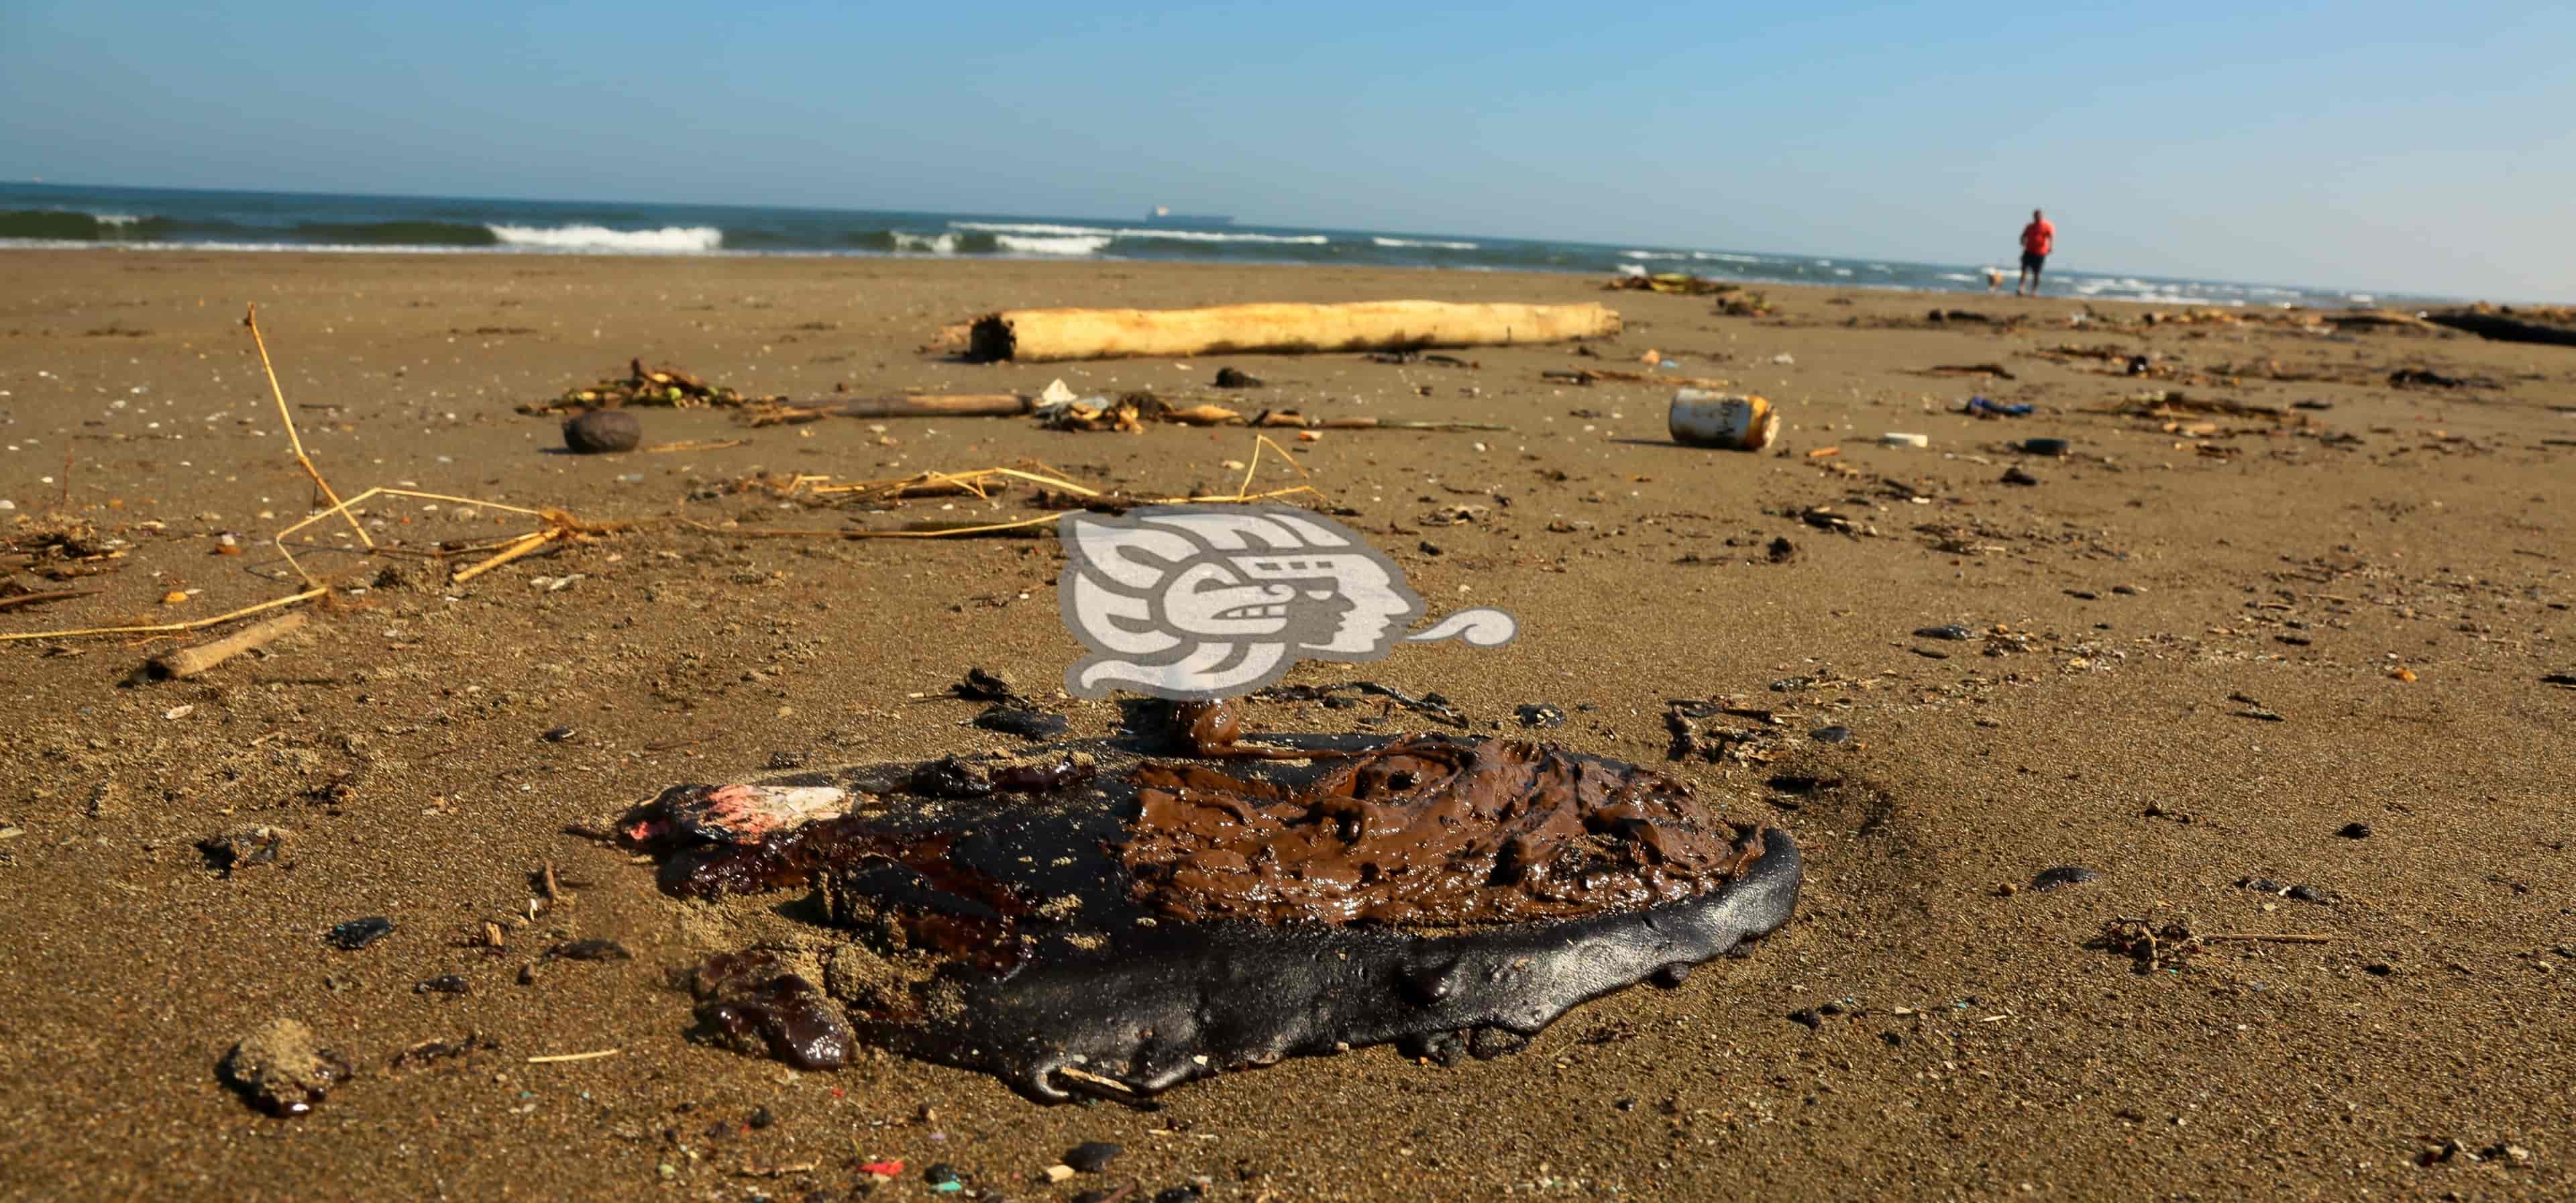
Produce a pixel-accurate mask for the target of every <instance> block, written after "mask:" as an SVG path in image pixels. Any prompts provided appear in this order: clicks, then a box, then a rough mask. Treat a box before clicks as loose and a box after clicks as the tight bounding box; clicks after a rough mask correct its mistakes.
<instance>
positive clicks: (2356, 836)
mask: <svg viewBox="0 0 2576 1203" xmlns="http://www.w3.org/2000/svg"><path fill="white" fill-rule="evenodd" d="M2335 834H2336V835H2339V836H2342V837H2343V838H2345V839H2348V840H2366V839H2369V838H2370V824H2368V823H2346V824H2344V825H2343V826H2342V827H2340V828H2337V829H2336V830H2335Z"/></svg>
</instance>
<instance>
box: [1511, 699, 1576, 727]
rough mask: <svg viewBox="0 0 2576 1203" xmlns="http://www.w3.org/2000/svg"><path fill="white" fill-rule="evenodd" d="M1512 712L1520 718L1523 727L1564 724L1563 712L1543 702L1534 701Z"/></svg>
mask: <svg viewBox="0 0 2576 1203" xmlns="http://www.w3.org/2000/svg"><path fill="white" fill-rule="evenodd" d="M1513 713H1514V714H1516V715H1517V716H1518V717H1519V718H1520V720H1521V725H1522V726H1524V727H1562V726H1564V725H1565V712H1564V711H1562V710H1559V709H1557V708H1556V707H1554V706H1550V705H1548V704H1546V703H1544V702H1534V703H1530V704H1527V705H1524V706H1522V707H1521V708H1520V709H1519V710H1517V711H1514V712H1513Z"/></svg>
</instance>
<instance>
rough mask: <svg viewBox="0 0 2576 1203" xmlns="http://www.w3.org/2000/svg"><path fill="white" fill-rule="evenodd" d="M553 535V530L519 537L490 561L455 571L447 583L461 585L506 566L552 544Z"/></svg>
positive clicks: (533, 532)
mask: <svg viewBox="0 0 2576 1203" xmlns="http://www.w3.org/2000/svg"><path fill="white" fill-rule="evenodd" d="M555 533H556V532H554V531H553V530H541V531H530V532H528V533H527V534H524V535H521V536H519V539H518V541H517V542H515V543H512V544H511V545H509V546H508V547H506V548H503V549H502V550H501V553H500V554H498V555H495V556H493V557H492V558H491V559H488V560H485V561H483V562H482V563H480V564H473V565H469V566H467V567H464V568H459V569H457V570H456V575H455V576H452V577H449V578H447V583H448V584H451V585H462V584H464V583H465V582H467V581H470V580H473V579H474V578H476V577H478V576H481V575H483V574H484V573H487V572H490V571H492V570H493V569H495V568H498V567H500V566H501V565H503V564H507V563H509V562H510V561H512V560H515V559H518V558H519V557H521V556H524V555H527V554H528V553H530V552H533V551H535V550H536V549H538V548H540V547H543V546H545V545H546V544H548V543H552V542H554V540H555Z"/></svg>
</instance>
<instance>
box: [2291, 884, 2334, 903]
mask: <svg viewBox="0 0 2576 1203" xmlns="http://www.w3.org/2000/svg"><path fill="white" fill-rule="evenodd" d="M2283 893H2286V894H2288V895H2289V896H2290V897H2292V898H2296V899H2298V900H2299V901H2301V902H2323V901H2325V900H2326V896H2325V895H2324V894H2323V893H2321V892H2319V891H2318V889H2317V888H2316V887H2315V886H2304V885H2303V886H2291V887H2290V888H2289V889H2287V890H2285V891H2283Z"/></svg>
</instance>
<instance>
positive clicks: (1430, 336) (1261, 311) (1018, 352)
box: [968, 301, 1619, 363]
mask: <svg viewBox="0 0 2576 1203" xmlns="http://www.w3.org/2000/svg"><path fill="white" fill-rule="evenodd" d="M1618 332H1619V315H1618V313H1616V312H1615V311H1613V310H1610V309H1607V308H1604V307H1602V306H1600V305H1508V304H1491V305H1454V304H1448V303H1446V302H1441V301H1364V302H1360V303H1357V304H1348V305H1293V304H1265V305H1220V306H1217V307H1214V308H1209V309H1015V310H1008V311H1004V312H1001V313H993V314H987V315H985V316H984V317H981V318H978V319H976V320H975V323H974V327H973V330H972V332H971V334H970V336H969V342H970V347H969V350H968V355H969V357H971V358H974V359H980V360H988V361H989V360H1005V359H1007V360H1016V361H1019V362H1024V363H1033V362H1046V361H1052V360H1070V359H1122V358H1129V357H1158V358H1179V357H1187V356H1194V355H1226V354H1301V353H1311V352H1318V351H1411V350H1419V349H1421V348H1424V347H1488V346H1510V345H1514V344H1520V343H1553V342H1564V341H1566V340H1568V339H1577V338H1604V337H1608V336H1610V335H1613V334H1617V333H1618Z"/></svg>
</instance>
